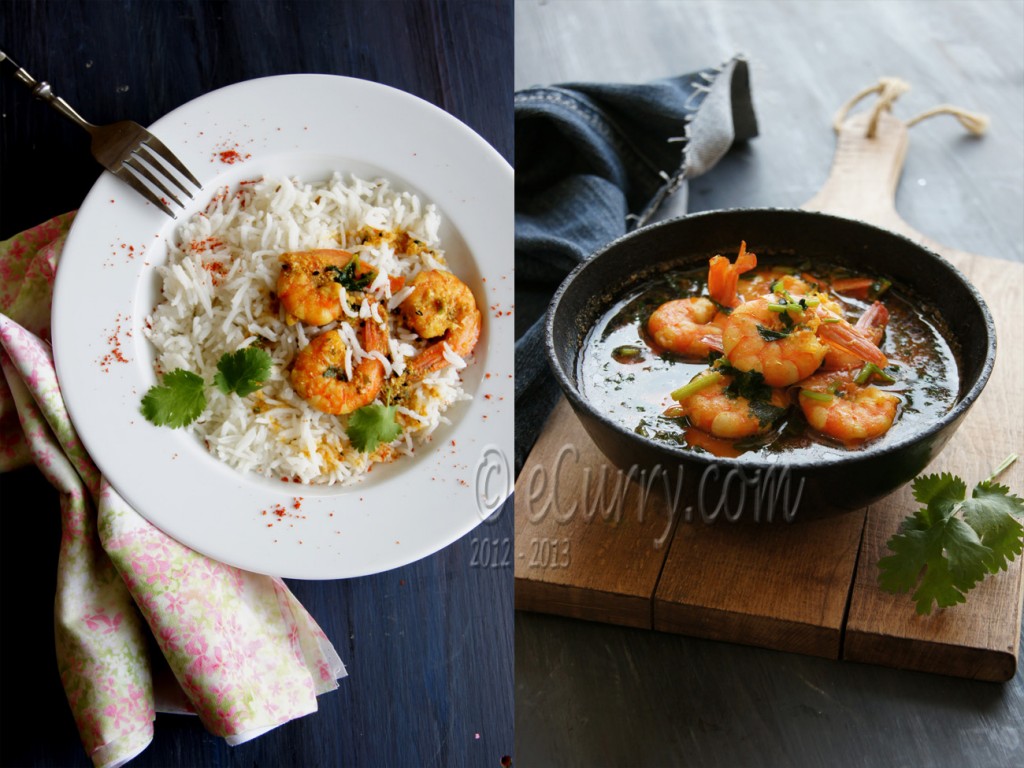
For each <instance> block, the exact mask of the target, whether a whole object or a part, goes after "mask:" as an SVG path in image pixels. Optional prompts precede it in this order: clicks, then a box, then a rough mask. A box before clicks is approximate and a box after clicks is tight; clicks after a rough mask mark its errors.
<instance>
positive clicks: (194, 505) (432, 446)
mask: <svg viewBox="0 0 1024 768" xmlns="http://www.w3.org/2000/svg"><path fill="white" fill-rule="evenodd" d="M152 130H153V132H154V133H155V134H156V135H157V136H159V137H160V138H161V139H162V140H163V142H164V143H165V144H167V146H168V147H169V148H171V149H172V151H174V152H175V153H176V154H177V155H178V156H179V157H180V158H181V159H182V161H183V162H184V163H185V164H186V165H187V166H188V167H189V169H191V170H192V172H193V173H194V174H195V175H196V176H197V178H199V180H200V181H201V182H202V183H203V187H204V191H203V192H202V193H200V195H199V196H197V199H196V201H195V202H194V203H193V204H192V205H191V207H190V208H189V209H188V210H186V211H185V212H184V214H179V217H178V219H179V222H180V221H184V219H185V218H186V217H187V216H189V215H191V214H192V213H193V212H194V211H195V210H197V209H199V208H201V207H204V206H205V205H206V202H207V201H208V200H209V198H210V197H212V196H213V194H214V193H215V192H216V190H217V188H218V187H221V186H224V185H235V184H237V183H238V182H240V181H242V180H245V179H251V178H257V177H259V176H263V175H290V176H299V177H300V178H301V179H302V180H304V181H319V180H325V179H327V178H328V177H329V176H330V174H331V172H332V171H336V170H337V171H342V172H354V173H356V174H357V175H363V176H364V177H365V176H370V177H376V176H383V177H386V178H388V179H390V180H391V181H392V182H393V183H394V185H395V186H396V187H397V188H399V189H408V190H409V191H411V192H414V193H417V194H419V195H420V197H421V199H423V200H424V202H433V203H435V204H436V205H437V207H438V210H439V211H440V212H441V215H442V216H443V218H444V226H443V228H442V229H441V232H440V234H441V239H442V247H444V249H445V251H446V254H447V256H448V261H449V264H450V266H451V268H452V270H453V271H454V272H455V273H456V274H458V275H459V276H460V277H461V278H462V279H463V280H464V281H466V282H467V283H468V284H469V286H470V288H472V290H473V293H474V295H475V296H476V297H477V300H478V302H480V305H481V311H483V313H484V329H483V333H482V335H481V339H480V343H479V344H478V345H477V348H476V351H475V354H474V361H473V363H472V364H471V365H470V367H468V368H467V369H466V370H465V371H464V372H463V380H464V382H465V388H466V390H467V392H469V393H470V394H472V396H473V399H472V401H469V402H462V403H457V404H456V405H455V406H453V407H452V408H451V409H449V411H448V412H447V414H446V415H447V416H448V417H449V418H450V419H451V421H452V423H451V424H450V425H445V426H443V427H441V428H440V429H438V431H437V432H436V433H435V435H434V438H433V440H432V442H431V443H429V444H428V445H426V446H424V447H422V448H420V449H419V450H418V451H417V455H416V456H415V457H411V458H409V457H405V458H402V459H401V460H400V461H397V462H394V463H393V464H390V465H378V466H377V467H375V468H374V470H373V471H372V472H371V473H370V474H369V475H368V476H367V478H366V480H365V481H364V482H362V483H358V484H356V485H353V486H347V487H318V486H309V485H298V484H292V483H285V482H282V481H281V480H274V479H266V478H262V477H258V476H255V475H251V474H245V473H240V472H238V471H236V470H234V469H232V468H230V467H228V466H227V465H226V464H223V463H221V462H220V461H219V460H218V459H216V458H214V457H213V456H212V455H211V454H209V453H208V452H207V451H206V449H205V448H204V447H203V446H202V445H200V443H199V441H198V440H197V439H196V438H195V437H193V436H192V435H190V434H189V433H187V432H186V431H185V430H182V429H178V430H173V429H169V428H167V427H155V426H153V425H151V424H149V423H148V422H147V421H146V420H145V419H144V418H143V417H142V416H141V414H140V413H139V403H140V400H141V398H142V395H143V393H145V392H146V390H147V389H148V388H149V387H150V386H152V385H153V384H155V383H156V376H155V374H154V372H153V366H152V362H153V350H152V348H151V346H150V344H149V342H148V341H147V340H146V339H145V337H144V335H143V333H142V329H143V324H144V322H145V318H146V317H147V315H149V314H150V313H151V312H152V309H153V307H154V306H155V304H156V302H157V299H158V296H159V280H158V276H157V274H156V266H157V265H159V264H162V263H164V261H165V260H166V258H167V247H166V243H167V241H168V239H169V238H170V237H171V236H172V234H173V232H174V229H175V227H177V226H178V222H175V221H172V220H171V219H170V218H169V217H168V216H166V215H165V214H163V213H161V212H160V211H159V210H158V209H156V208H155V207H154V206H152V205H150V204H149V203H147V202H146V201H145V200H144V199H143V198H142V197H141V196H139V195H138V194H136V193H135V192H134V191H132V190H131V189H130V188H129V187H127V186H126V185H124V184H123V183H122V182H120V181H118V180H117V179H115V178H114V177H113V176H112V175H110V174H109V173H105V174H104V175H103V176H102V177H101V178H100V180H99V181H97V182H96V185H95V186H94V187H93V189H92V191H91V192H90V193H89V195H88V197H87V198H86V200H85V202H84V204H83V205H82V207H81V210H80V211H79V213H78V217H77V218H76V219H75V223H74V226H73V228H72V230H71V233H70V235H69V237H68V241H67V245H66V247H65V249H64V253H63V256H62V258H61V262H60V268H59V269H58V270H57V283H56V288H55V295H54V307H53V342H54V352H55V356H56V363H57V375H58V377H59V380H60V384H61V390H62V392H63V395H64V399H65V401H66V402H67V405H68V409H69V411H70V414H71V418H72V420H73V422H74V424H75V426H76V428H77V429H78V431H79V434H80V436H81V438H82V440H83V442H84V443H85V447H86V449H87V450H88V451H89V453H90V454H91V456H92V457H93V459H94V460H95V461H96V463H97V465H98V466H99V468H100V470H101V471H102V472H103V474H104V475H105V476H106V477H107V479H108V480H109V481H110V483H111V485H113V487H114V488H115V489H116V490H117V491H118V492H119V493H120V494H121V495H122V496H123V497H124V498H125V499H126V500H127V501H128V502H129V503H130V504H131V505H132V506H133V507H134V508H135V509H136V510H138V512H139V513H140V514H142V515H143V516H144V517H146V518H147V519H148V520H150V521H151V522H152V523H154V524H155V525H157V526H158V527H159V528H161V529H162V530H164V531H165V532H167V533H168V534H170V535H171V536H173V537H174V538H175V539H177V540H179V541H181V542H182V543H184V544H186V545H188V546H190V547H192V548H193V549H195V550H197V551H199V552H202V553H203V554H206V555H209V556H210V557H213V558H216V559H218V560H221V561H224V562H227V563H230V564H232V565H236V566H239V567H241V568H245V569H248V570H252V571H258V572H261V573H270V574H274V575H278V576H288V577H293V578H309V579H326V578H342V577H350V576H361V575H366V574H370V573H377V572H380V571H384V570H388V569H390V568H395V567H397V566H400V565H404V564H406V563H409V562H412V561H414V560H418V559H419V558H421V557H424V556H426V555H429V554H431V553H433V552H436V551H437V550H439V549H441V548H442V547H444V546H446V545H447V544H450V543H451V542H453V541H455V540H456V539H457V538H459V537H460V536H462V535H463V534H465V533H467V532H468V531H470V530H471V529H472V528H473V527H474V526H476V525H478V524H479V523H480V522H481V521H482V520H484V519H485V518H487V517H488V516H489V515H490V514H491V513H492V512H493V511H494V510H495V509H496V508H497V506H498V505H499V504H500V503H501V502H502V501H504V499H505V498H506V497H507V496H508V494H509V493H510V492H511V476H512V472H511V465H510V461H509V458H508V457H511V456H512V440H513V437H512V435H513V380H512V366H513V325H512V317H511V315H510V311H511V309H512V303H513V274H512V265H513V234H512V233H513V212H512V211H513V205H512V203H513V181H512V169H511V167H510V166H509V165H508V164H507V163H506V162H505V161H504V160H503V159H502V158H501V156H500V155H499V154H498V153H497V152H495V151H494V149H493V148H492V147H491V146H490V145H489V144H487V143H486V142H485V141H484V140H483V139H481V138H480V137H479V136H477V135H476V134H475V133H474V132H473V131H472V130H470V129H469V128H468V127H466V126H465V125H463V124H462V123H460V122H459V121H457V120H456V119H454V118H453V117H451V116H450V115H448V114H447V113H446V112H444V111H442V110H440V109H438V108H437V107H434V106H433V105H431V104H429V103H427V102H425V101H422V100H420V99H418V98H416V97H413V96H410V95H409V94H406V93H403V92H401V91H397V90H394V89H392V88H388V87H386V86H382V85H379V84H377V83H371V82H368V81H365V80H355V79H351V78H344V77H334V76H328V75H287V76H281V77H270V78H264V79H260V80H251V81H248V82H244V83H239V84H237V85H232V86H229V87H227V88H223V89H221V90H218V91H214V92H212V93H209V94H207V95H205V96H202V97H200V98H198V99H196V100H195V101H192V102H189V103H188V104H186V105H184V106H182V107H180V108H179V109H176V110H175V111H174V112H171V113H170V114H169V115H167V116H166V117H164V118H162V119H161V120H159V121H157V122H156V123H155V124H154V125H153V126H152ZM231 152H234V153H237V157H236V156H234V155H231V154H228V155H224V156H222V154H221V153H231ZM232 159H234V160H235V162H225V161H226V160H232ZM118 345H119V348H120V349H121V350H122V351H123V356H124V357H125V358H126V359H127V362H119V361H117V360H116V359H112V357H111V353H112V351H113V350H114V348H115V347H116V346H118ZM297 505H298V506H297ZM274 509H284V510H286V513H285V514H284V515H283V516H281V515H279V514H274V512H273V510H274ZM264 512H266V514H264Z"/></svg>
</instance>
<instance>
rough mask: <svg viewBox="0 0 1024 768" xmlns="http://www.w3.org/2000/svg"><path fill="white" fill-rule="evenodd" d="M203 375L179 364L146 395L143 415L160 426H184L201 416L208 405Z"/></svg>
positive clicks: (143, 399) (143, 401) (143, 403)
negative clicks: (159, 384) (204, 391)
mask: <svg viewBox="0 0 1024 768" xmlns="http://www.w3.org/2000/svg"><path fill="white" fill-rule="evenodd" d="M204 384H205V382H203V377H202V376H197V375H196V374H194V373H192V372H191V371H186V370H185V369H184V368H178V369H176V370H173V371H171V372H170V373H168V374H167V375H165V376H164V379H163V385H162V386H157V385H154V386H152V387H150V388H149V391H148V392H146V394H145V395H144V396H143V398H142V415H143V416H145V417H146V420H147V421H150V422H152V423H153V424H156V425H157V426H169V427H184V426H187V425H189V424H191V423H192V422H193V421H195V420H196V419H198V418H199V416H200V415H201V414H202V412H203V409H204V408H206V395H205V394H204V393H203V387H204Z"/></svg>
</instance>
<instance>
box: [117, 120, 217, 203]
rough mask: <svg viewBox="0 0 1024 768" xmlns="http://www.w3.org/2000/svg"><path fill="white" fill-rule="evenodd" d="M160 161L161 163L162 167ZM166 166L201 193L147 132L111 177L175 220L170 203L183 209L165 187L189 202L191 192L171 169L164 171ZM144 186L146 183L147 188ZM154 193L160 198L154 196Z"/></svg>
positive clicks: (194, 182)
mask: <svg viewBox="0 0 1024 768" xmlns="http://www.w3.org/2000/svg"><path fill="white" fill-rule="evenodd" d="M161 160H163V161H164V162H163V163H162V162H161ZM140 161H141V162H140ZM168 165H170V166H171V168H173V169H174V170H175V171H177V172H178V174H180V175H181V176H182V177H184V178H185V179H186V180H188V181H189V182H190V183H191V184H192V185H193V186H195V188H196V189H202V184H200V183H199V180H198V179H196V177H195V176H193V175H192V173H191V172H190V171H189V170H188V168H186V167H185V165H184V163H182V162H181V161H180V160H179V159H178V158H177V157H176V156H175V155H174V153H173V152H171V150H169V149H168V148H167V147H166V146H165V145H164V143H163V142H162V141H160V139H158V138H157V137H156V136H154V135H153V134H151V133H148V132H147V133H146V136H145V138H143V139H142V141H141V142H140V143H139V144H138V145H137V146H136V147H135V149H134V151H133V152H132V153H131V155H130V156H129V157H128V158H127V159H125V160H123V161H122V163H121V168H120V170H118V171H116V172H115V175H116V176H117V177H118V178H120V179H121V180H122V181H125V182H127V183H128V184H129V185H130V186H131V187H132V188H133V189H135V191H137V192H138V193H139V194H141V195H142V196H143V197H145V198H146V199H147V200H149V201H150V202H151V203H153V205H155V206H156V207H157V208H159V209H160V210H161V211H163V212H164V213H166V214H167V215H168V216H170V217H171V218H177V216H175V213H174V210H173V209H172V208H171V207H170V202H174V203H175V204H176V205H177V206H178V207H179V208H184V207H185V205H184V203H182V201H181V200H180V199H179V198H178V195H177V194H175V193H174V192H172V191H171V188H170V186H169V184H170V185H173V186H174V187H176V188H177V189H179V190H181V192H183V193H184V194H185V195H187V196H188V198H189V199H190V200H191V199H192V192H191V191H190V190H189V188H188V187H187V186H186V185H185V184H184V183H182V181H181V180H180V179H179V177H178V176H177V175H175V174H174V173H173V172H172V171H171V168H168V167H167V166H168ZM146 182H148V185H147V183H146ZM168 182H169V184H168ZM157 192H159V193H160V194H157Z"/></svg>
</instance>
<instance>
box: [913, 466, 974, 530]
mask: <svg viewBox="0 0 1024 768" xmlns="http://www.w3.org/2000/svg"><path fill="white" fill-rule="evenodd" d="M913 488H914V498H915V499H917V500H918V501H919V502H921V503H922V504H924V505H925V509H922V510H921V512H926V513H927V514H926V516H925V517H926V519H927V520H928V521H931V522H936V521H938V520H940V519H944V518H946V517H949V516H950V515H951V514H953V512H954V508H955V507H956V505H957V504H959V503H961V502H962V501H963V500H964V497H965V496H966V494H967V484H966V483H965V482H964V481H963V480H961V479H960V478H959V477H956V476H955V475H951V474H949V473H948V472H943V473H942V474H941V475H922V476H921V477H917V478H915V479H914V485H913Z"/></svg>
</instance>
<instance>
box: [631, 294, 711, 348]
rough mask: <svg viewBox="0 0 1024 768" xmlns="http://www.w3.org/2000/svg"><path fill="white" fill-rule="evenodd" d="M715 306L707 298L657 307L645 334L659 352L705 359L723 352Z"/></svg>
mask: <svg viewBox="0 0 1024 768" xmlns="http://www.w3.org/2000/svg"><path fill="white" fill-rule="evenodd" d="M717 315H718V307H716V306H715V304H714V302H713V301H711V300H710V299H705V298H695V299H675V300H673V301H667V302H665V303H664V304H662V305H661V306H660V307H658V308H657V309H656V310H654V312H652V313H651V316H650V317H649V318H648V320H647V332H648V333H649V334H650V335H651V338H652V339H653V340H654V343H655V344H657V345H658V346H659V347H661V348H662V349H667V350H669V351H670V352H675V353H676V354H677V355H683V356H685V357H698V358H704V357H707V356H708V353H709V352H710V351H711V350H712V349H714V350H717V351H719V352H720V351H721V350H722V329H721V327H720V326H719V325H718V324H716V323H721V319H716V316H717Z"/></svg>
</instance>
